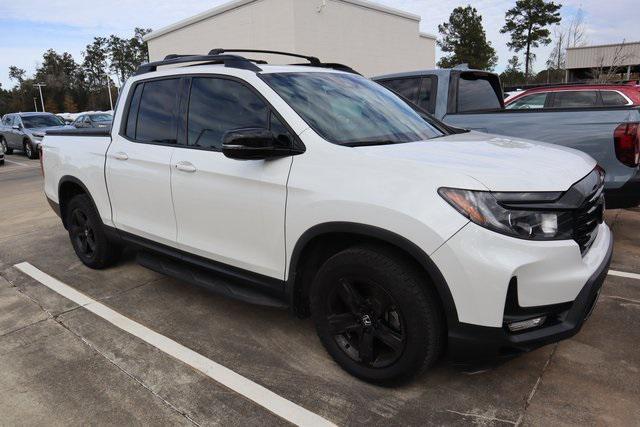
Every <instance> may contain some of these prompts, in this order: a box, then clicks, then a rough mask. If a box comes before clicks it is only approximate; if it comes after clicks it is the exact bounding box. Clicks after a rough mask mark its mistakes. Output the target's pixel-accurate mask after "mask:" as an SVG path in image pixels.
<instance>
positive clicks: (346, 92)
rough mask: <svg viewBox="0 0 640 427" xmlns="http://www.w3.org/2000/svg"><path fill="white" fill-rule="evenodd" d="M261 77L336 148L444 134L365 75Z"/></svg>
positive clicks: (407, 140)
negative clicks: (338, 145) (337, 146)
mask: <svg viewBox="0 0 640 427" xmlns="http://www.w3.org/2000/svg"><path fill="white" fill-rule="evenodd" d="M261 77H262V79H263V80H264V81H265V82H266V83H267V84H269V85H270V86H271V87H272V88H273V89H274V90H275V91H276V92H277V93H278V94H279V95H280V96H281V97H282V98H283V99H284V100H285V101H286V102H287V103H288V104H289V105H290V106H291V107H292V108H293V109H294V110H295V111H296V112H297V113H298V114H299V115H300V116H301V117H302V118H303V119H304V120H305V121H306V122H307V123H308V124H309V126H311V127H312V128H313V130H315V131H316V132H317V133H318V134H319V135H320V136H322V137H323V138H324V139H326V140H327V141H329V142H332V143H335V144H340V145H350V146H357V145H376V144H396V143H403V142H413V141H422V140H425V139H430V138H434V137H438V136H442V135H443V133H442V131H440V130H438V129H436V128H435V127H433V126H431V125H430V124H429V123H428V122H426V121H425V120H424V119H423V118H422V117H421V116H420V115H419V114H417V113H416V112H415V111H414V110H413V109H412V108H410V107H409V106H408V105H407V104H406V103H405V102H404V101H403V100H402V99H400V98H398V97H397V96H396V95H394V94H393V93H392V92H390V91H389V90H387V89H385V88H384V87H382V86H380V85H379V84H377V83H374V82H372V81H370V80H367V79H365V78H364V77H360V76H357V75H353V74H338V73H322V72H316V73H314V72H310V73H274V74H263V75H261Z"/></svg>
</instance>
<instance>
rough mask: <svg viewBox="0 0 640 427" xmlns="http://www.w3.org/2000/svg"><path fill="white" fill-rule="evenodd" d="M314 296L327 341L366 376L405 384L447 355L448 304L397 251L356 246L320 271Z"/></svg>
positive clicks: (349, 367) (345, 364) (341, 360)
mask: <svg viewBox="0 0 640 427" xmlns="http://www.w3.org/2000/svg"><path fill="white" fill-rule="evenodd" d="M310 297H311V312H312V316H313V320H314V322H315V325H316V330H317V332H318V335H319V337H320V340H321V341H322V344H323V345H324V347H325V348H326V350H327V351H328V352H329V354H330V355H331V356H332V357H333V359H334V360H335V361H336V362H337V363H338V364H339V365H340V366H341V367H342V368H343V369H344V370H346V371H347V372H349V373H351V374H352V375H354V376H356V377H358V378H361V379H363V380H365V381H368V382H372V383H376V384H381V385H393V384H397V383H401V382H405V381H407V380H409V379H411V378H412V377H415V376H416V375H418V374H419V373H420V372H422V371H423V370H424V369H426V368H427V367H430V366H432V365H433V364H434V363H435V362H436V361H437V360H438V358H439V357H440V355H441V354H442V350H443V348H444V343H445V339H444V337H445V323H444V317H443V313H442V309H441V306H440V301H439V299H438V297H437V295H436V294H435V292H434V291H433V288H431V287H430V284H429V283H428V282H427V281H426V280H425V278H424V274H422V273H421V272H420V271H419V270H418V269H417V268H416V267H415V266H414V265H413V264H412V263H410V262H408V261H407V260H406V259H405V258H403V257H402V256H400V255H398V254H396V253H395V252H394V251H391V250H388V249H386V248H383V247H375V246H354V247H352V248H348V249H345V250H343V251H342V252H339V253H338V254H336V255H334V256H332V257H331V258H329V259H328V260H327V261H326V262H325V263H324V264H323V265H322V266H321V267H320V270H319V271H318V273H317V275H316V277H315V278H314V281H313V283H312V285H311V292H310Z"/></svg>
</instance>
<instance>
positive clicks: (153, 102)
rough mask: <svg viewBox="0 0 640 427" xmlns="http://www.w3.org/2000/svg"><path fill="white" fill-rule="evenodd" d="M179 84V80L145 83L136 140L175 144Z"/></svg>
mask: <svg viewBox="0 0 640 427" xmlns="http://www.w3.org/2000/svg"><path fill="white" fill-rule="evenodd" d="M179 82H180V80H179V79H168V80H152V81H149V82H145V84H144V88H143V90H142V96H141V97H140V107H139V110H138V123H137V125H136V137H135V139H136V140H138V141H146V142H163V143H173V144H175V143H176V137H177V134H178V120H177V114H176V113H177V111H178V103H177V100H178V83H179ZM136 90H137V89H136ZM134 95H135V94H134Z"/></svg>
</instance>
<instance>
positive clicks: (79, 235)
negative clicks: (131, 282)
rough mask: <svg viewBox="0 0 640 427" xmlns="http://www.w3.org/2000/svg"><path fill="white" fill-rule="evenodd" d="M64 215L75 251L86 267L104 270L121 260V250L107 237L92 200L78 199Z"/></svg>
mask: <svg viewBox="0 0 640 427" xmlns="http://www.w3.org/2000/svg"><path fill="white" fill-rule="evenodd" d="M63 215H64V218H65V226H66V228H67V230H68V231H69V238H70V240H71V245H72V246H73V250H74V251H75V252H76V255H77V256H78V258H80V261H82V263H83V264H84V265H86V266H87V267H89V268H95V269H102V268H105V267H109V266H110V265H113V263H115V262H116V261H117V260H118V258H119V256H120V254H121V252H122V247H121V246H120V245H119V244H118V243H114V242H113V241H111V240H110V239H109V238H108V236H107V234H106V233H105V229H104V225H103V224H102V220H101V219H100V215H99V214H98V212H97V210H96V208H95V206H94V205H93V202H92V201H91V198H89V197H88V196H87V195H85V194H80V195H77V196H75V197H74V198H72V199H71V200H70V201H69V202H68V203H65V204H64V209H63Z"/></svg>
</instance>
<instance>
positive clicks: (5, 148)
mask: <svg viewBox="0 0 640 427" xmlns="http://www.w3.org/2000/svg"><path fill="white" fill-rule="evenodd" d="M0 145H1V146H2V150H3V151H4V154H13V148H9V145H8V144H7V141H6V140H5V139H4V137H0Z"/></svg>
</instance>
